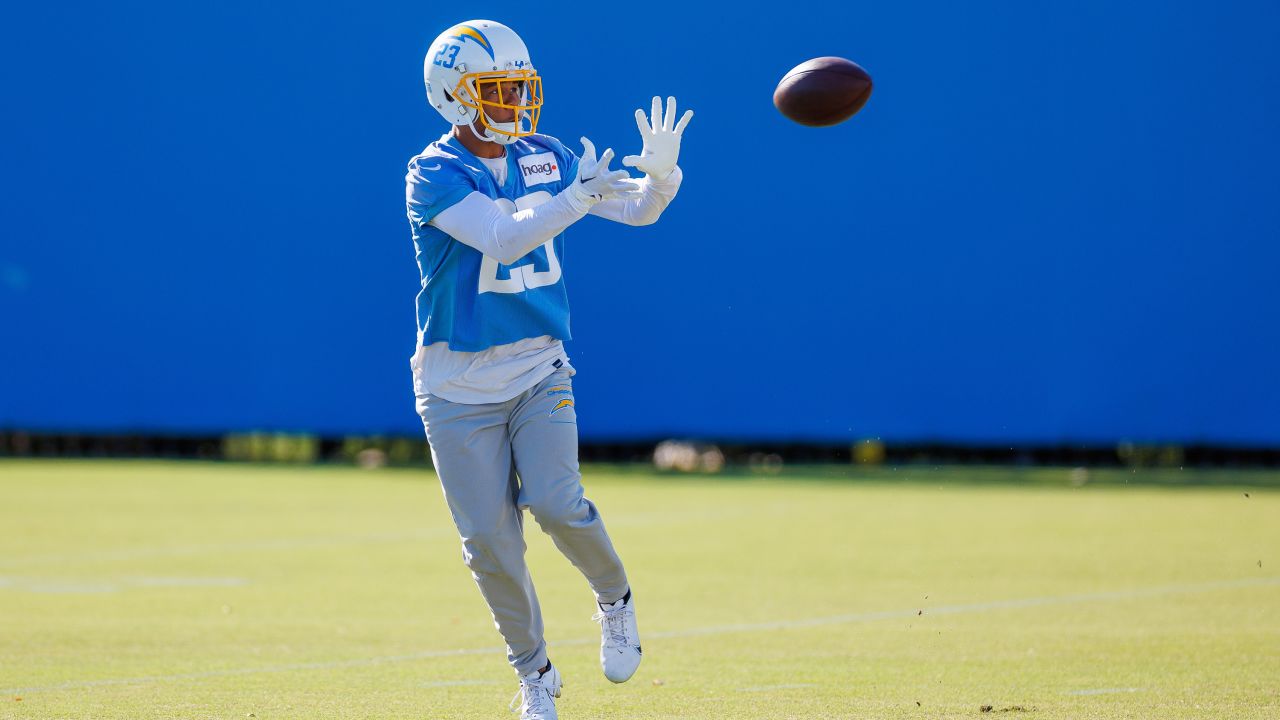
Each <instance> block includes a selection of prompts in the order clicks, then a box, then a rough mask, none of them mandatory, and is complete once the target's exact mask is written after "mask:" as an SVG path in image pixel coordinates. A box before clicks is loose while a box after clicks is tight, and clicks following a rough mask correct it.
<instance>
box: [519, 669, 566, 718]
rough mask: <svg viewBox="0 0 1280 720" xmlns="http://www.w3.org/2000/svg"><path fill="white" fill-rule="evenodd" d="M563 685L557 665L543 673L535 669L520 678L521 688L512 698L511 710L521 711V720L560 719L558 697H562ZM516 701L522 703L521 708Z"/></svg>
mask: <svg viewBox="0 0 1280 720" xmlns="http://www.w3.org/2000/svg"><path fill="white" fill-rule="evenodd" d="M547 664H548V665H551V663H547ZM562 687H564V681H563V680H561V679H560V671H559V670H556V666H555V665H551V669H549V670H547V671H546V672H545V673H542V674H539V673H538V671H537V670H534V671H533V672H531V673H529V674H528V675H524V676H522V677H521V678H520V690H519V692H517V693H516V696H515V697H514V698H512V699H511V712H519V713H520V720H558V719H559V717H560V716H559V715H556V698H558V697H560V688H562ZM516 703H519V704H520V707H519V709H517V708H516Z"/></svg>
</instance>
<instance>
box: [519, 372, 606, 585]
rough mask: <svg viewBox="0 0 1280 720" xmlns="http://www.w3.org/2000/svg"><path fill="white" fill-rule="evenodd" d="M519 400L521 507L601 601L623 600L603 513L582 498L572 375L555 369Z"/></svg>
mask: <svg viewBox="0 0 1280 720" xmlns="http://www.w3.org/2000/svg"><path fill="white" fill-rule="evenodd" d="M516 400H517V401H519V405H518V406H517V407H516V410H515V414H514V416H513V417H512V421H511V446H512V451H513V455H514V457H515V464H516V472H517V473H518V474H519V476H520V495H519V500H518V503H519V505H520V506H521V507H527V508H529V511H530V512H531V513H532V514H533V517H534V519H536V520H537V521H538V525H540V526H541V527H542V529H543V531H544V532H546V533H547V534H548V535H550V536H551V539H552V540H553V541H554V542H555V544H556V547H558V548H559V549H560V552H562V553H564V555H565V557H567V558H569V561H570V562H572V563H573V564H574V566H575V567H577V568H578V570H580V571H581V572H582V574H583V575H584V576H586V578H587V582H588V583H589V584H590V585H591V589H592V591H594V592H595V594H596V598H597V600H599V601H600V602H606V603H609V602H615V601H617V600H619V599H620V598H622V596H623V595H625V594H626V592H627V574H626V571H625V570H624V569H623V567H622V560H621V559H619V558H618V553H617V552H616V551H615V550H614V548H613V541H612V540H610V539H609V534H608V533H607V532H606V531H605V527H604V520H602V519H601V518H600V513H599V511H598V510H597V509H596V506H595V504H594V503H592V502H591V501H590V500H588V499H587V498H585V497H583V491H582V474H581V473H580V472H579V470H578V418H577V414H576V412H575V409H574V405H573V403H574V399H573V385H572V383H571V381H570V376H569V373H568V372H567V371H565V370H560V371H557V372H556V373H554V374H552V375H551V376H550V377H548V378H547V379H546V380H544V381H542V382H541V383H540V384H538V386H537V387H535V388H533V389H532V390H530V391H529V392H527V393H524V394H522V395H521V396H519V397H518V398H516Z"/></svg>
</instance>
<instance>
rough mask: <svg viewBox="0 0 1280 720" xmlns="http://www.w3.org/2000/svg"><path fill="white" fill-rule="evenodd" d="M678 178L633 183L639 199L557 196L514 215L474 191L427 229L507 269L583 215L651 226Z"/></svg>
mask: <svg viewBox="0 0 1280 720" xmlns="http://www.w3.org/2000/svg"><path fill="white" fill-rule="evenodd" d="M682 177H683V176H682V174H681V172H680V168H679V167H677V168H676V169H675V170H673V171H672V173H671V174H670V175H668V176H667V177H666V178H664V179H663V180H660V181H659V180H654V179H653V178H650V177H648V176H645V177H643V178H641V179H640V180H638V181H636V183H637V184H638V185H639V188H640V190H641V192H642V194H641V196H640V197H638V198H636V199H633V200H632V199H621V198H618V199H612V200H605V201H602V202H598V203H595V204H594V205H593V206H588V205H587V204H586V203H583V202H581V201H580V200H578V198H576V197H574V195H573V193H571V192H561V193H559V194H558V195H554V196H551V197H550V198H549V199H548V200H546V201H544V202H542V203H541V204H539V205H536V206H534V207H529V208H525V209H523V210H518V211H516V212H514V213H512V212H509V211H507V210H505V209H504V208H503V207H502V206H501V205H499V204H498V203H497V202H495V201H494V200H493V199H492V198H490V197H488V196H486V195H484V194H482V193H479V192H473V193H471V194H470V195H467V196H466V197H464V198H463V199H462V200H460V201H458V202H457V203H456V204H454V205H453V206H451V207H449V208H447V209H445V210H442V211H441V212H440V213H439V214H437V215H436V216H435V217H434V218H432V220H431V224H432V225H435V226H436V227H437V228H439V229H441V230H443V231H444V232H445V233H447V234H448V235H449V236H450V237H452V238H454V239H455V240H457V241H458V242H460V243H463V244H464V245H468V246H470V247H473V248H475V249H476V250H479V251H480V252H481V253H482V254H484V255H487V256H489V257H491V258H493V259H494V260H497V261H498V262H500V263H502V264H504V265H509V264H511V263H513V262H515V261H516V260H519V259H520V258H522V257H524V256H525V255H526V254H528V252H529V251H530V250H533V249H534V248H536V247H538V246H539V245H542V244H543V243H545V242H547V241H548V240H550V239H551V238H553V237H555V236H556V235H559V234H560V233H562V232H564V230H565V228H567V227H569V226H570V225H572V224H573V223H575V222H577V221H579V220H581V219H582V218H583V217H584V216H586V215H587V213H588V212H589V213H590V214H592V215H596V216H598V217H602V218H605V219H607V220H613V221H614V222H620V223H624V224H626V225H648V224H651V223H653V222H655V221H656V220H657V219H658V217H659V216H661V215H662V211H663V210H665V209H666V208H667V206H668V205H670V204H671V200H672V199H673V198H675V196H676V192H677V191H679V189H680V181H681V179H682Z"/></svg>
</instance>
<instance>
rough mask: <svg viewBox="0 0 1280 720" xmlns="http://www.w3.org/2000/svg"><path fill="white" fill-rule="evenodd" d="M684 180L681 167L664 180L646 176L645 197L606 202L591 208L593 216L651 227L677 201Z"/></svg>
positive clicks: (643, 180)
mask: <svg viewBox="0 0 1280 720" xmlns="http://www.w3.org/2000/svg"><path fill="white" fill-rule="evenodd" d="M683 179H684V175H683V174H682V173H681V172H680V168H679V166H677V167H676V168H675V169H674V170H673V171H672V172H671V174H670V175H668V176H667V177H666V178H664V179H662V180H654V179H653V178H652V177H649V176H645V177H644V178H642V179H641V180H640V185H641V188H642V189H643V191H644V195H643V196H641V197H640V198H637V199H635V200H606V201H604V202H601V203H598V204H597V205H596V206H595V207H593V208H591V214H592V215H596V216H598V217H602V218H605V219H606V220H613V221H614V222H620V223H623V224H625V225H651V224H653V223H655V222H657V220H658V218H659V217H661V216H662V212H663V211H664V210H666V209H667V206H668V205H670V204H671V201H672V200H673V199H675V196H676V193H677V192H678V191H679V190H680V181H681V180H683Z"/></svg>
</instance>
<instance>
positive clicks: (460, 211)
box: [431, 193, 589, 265]
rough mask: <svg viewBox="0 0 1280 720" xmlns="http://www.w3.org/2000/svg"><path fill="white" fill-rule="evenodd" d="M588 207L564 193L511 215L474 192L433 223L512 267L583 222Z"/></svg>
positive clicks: (461, 241)
mask: <svg viewBox="0 0 1280 720" xmlns="http://www.w3.org/2000/svg"><path fill="white" fill-rule="evenodd" d="M588 209H589V208H588V206H587V205H585V204H584V203H582V202H579V201H578V200H577V198H575V197H573V196H572V195H571V194H570V193H560V194H559V195H556V196H554V197H552V198H551V199H550V200H548V201H546V202H544V203H542V204H541V205H538V206H537V207H532V208H527V209H525V210H520V211H519V212H516V213H508V212H507V211H505V210H503V209H502V207H501V206H499V205H498V204H497V203H495V202H494V201H493V200H491V199H489V198H488V197H485V196H484V195H482V194H480V193H472V194H470V195H468V196H467V197H465V198H463V199H462V200H461V201H460V202H458V203H457V204H456V205H454V206H453V207H450V208H449V209H447V210H444V211H443V212H441V213H440V214H439V215H436V217H435V218H434V219H433V220H432V221H431V224H433V225H435V226H436V227H438V228H440V229H441V230H443V231H444V232H445V233H447V234H448V235H449V236H450V237H452V238H454V239H455V240H457V241H458V242H460V243H462V244H464V245H468V246H470V247H473V248H475V249H476V250H479V251H480V252H481V253H483V254H484V255H487V256H489V257H491V258H493V259H494V260H497V261H498V262H500V263H502V264H504V265H509V264H511V263H513V262H515V261H516V260H519V259H520V258H522V257H524V256H525V255H526V254H528V252H529V251H530V250H533V249H534V248H536V247H538V246H539V245H542V244H543V243H545V242H547V241H548V240H550V239H552V238H554V237H555V236H557V235H559V234H560V233H562V232H564V230H565V228H567V227H569V226H570V225H572V224H573V223H575V222H577V221H578V220H581V219H582V218H583V217H584V216H585V215H586V214H587V210H588Z"/></svg>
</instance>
